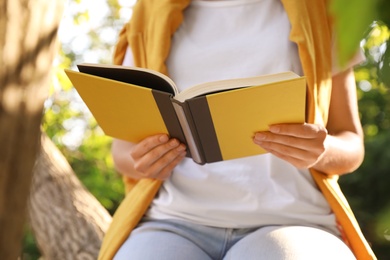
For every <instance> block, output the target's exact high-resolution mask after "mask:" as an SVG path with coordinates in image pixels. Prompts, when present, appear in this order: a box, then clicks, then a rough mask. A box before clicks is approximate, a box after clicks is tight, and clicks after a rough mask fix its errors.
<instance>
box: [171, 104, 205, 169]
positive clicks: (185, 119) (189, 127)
mask: <svg viewBox="0 0 390 260" xmlns="http://www.w3.org/2000/svg"><path fill="white" fill-rule="evenodd" d="M172 104H173V108H174V109H175V111H176V115H177V118H178V119H179V122H180V124H181V127H182V130H183V133H184V136H185V138H186V140H187V142H186V144H187V146H188V150H189V152H190V155H191V157H192V159H193V160H194V162H196V163H198V164H204V163H205V160H204V156H203V154H202V152H201V151H202V149H201V147H200V142H199V138H198V135H197V134H196V128H195V125H194V123H193V121H192V117H191V113H189V110H188V107H187V104H186V103H180V102H179V101H177V100H175V99H172Z"/></svg>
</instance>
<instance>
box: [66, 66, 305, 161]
mask: <svg viewBox="0 0 390 260" xmlns="http://www.w3.org/2000/svg"><path fill="white" fill-rule="evenodd" d="M78 69H79V71H80V72H78V71H72V70H65V72H66V74H67V75H68V77H69V79H70V80H71V82H72V83H73V85H74V87H75V88H76V90H77V91H78V93H79V94H80V96H81V98H82V99H83V101H84V102H85V103H86V105H87V106H88V108H89V110H90V111H91V113H92V114H93V116H94V117H95V118H96V121H97V122H98V124H99V125H100V127H101V128H102V129H103V131H104V133H105V134H107V135H109V136H112V137H114V138H118V139H123V140H127V141H130V142H139V141H141V140H142V139H144V138H146V137H148V136H151V135H154V134H160V133H167V134H168V135H169V136H171V137H175V138H177V139H178V140H180V141H181V142H183V143H185V144H186V145H187V147H188V149H187V150H188V154H187V156H188V157H191V158H192V159H193V160H194V161H195V162H196V163H199V164H204V163H211V162H217V161H222V160H229V159H235V158H241V157H246V156H252V155H257V154H262V153H265V151H264V150H263V149H262V148H260V147H259V146H258V145H256V144H254V143H253V141H252V138H253V135H254V133H255V132H257V131H264V130H268V126H269V125H271V124H277V123H303V122H304V121H305V101H306V80H305V78H304V77H299V76H298V75H296V74H294V73H292V72H283V73H279V74H273V75H264V76H259V77H252V78H242V79H232V80H222V81H216V82H208V83H204V84H200V85H197V86H194V87H191V88H188V89H186V90H185V91H183V92H181V93H179V92H178V90H177V87H176V86H175V84H174V82H173V81H172V80H171V79H170V78H168V77H167V76H165V75H163V74H161V73H158V72H156V71H152V70H148V69H142V68H136V67H125V66H117V65H98V64H80V65H78Z"/></svg>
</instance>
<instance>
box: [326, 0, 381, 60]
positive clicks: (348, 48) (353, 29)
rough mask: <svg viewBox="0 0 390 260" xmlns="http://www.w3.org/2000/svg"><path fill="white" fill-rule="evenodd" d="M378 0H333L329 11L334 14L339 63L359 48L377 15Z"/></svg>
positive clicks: (350, 56)
mask: <svg viewBox="0 0 390 260" xmlns="http://www.w3.org/2000/svg"><path fill="white" fill-rule="evenodd" d="M377 1H378V0H333V1H332V2H331V5H330V12H331V13H332V14H333V15H334V20H335V31H336V32H335V33H336V39H337V51H338V54H339V63H340V64H341V65H344V64H345V63H347V61H348V60H350V59H351V58H352V57H353V55H354V54H355V53H356V51H357V49H358V48H359V44H360V41H361V40H362V39H363V38H364V36H365V34H366V32H367V30H368V29H370V24H372V23H373V21H374V20H375V18H376V17H377V11H376V6H377Z"/></svg>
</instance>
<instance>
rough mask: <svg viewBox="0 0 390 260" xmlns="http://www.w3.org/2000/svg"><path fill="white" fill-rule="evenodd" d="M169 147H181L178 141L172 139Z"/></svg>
mask: <svg viewBox="0 0 390 260" xmlns="http://www.w3.org/2000/svg"><path fill="white" fill-rule="evenodd" d="M169 145H170V146H172V147H175V146H177V145H179V141H178V140H176V139H172V140H171V141H169Z"/></svg>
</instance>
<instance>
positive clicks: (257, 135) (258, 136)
mask: <svg viewBox="0 0 390 260" xmlns="http://www.w3.org/2000/svg"><path fill="white" fill-rule="evenodd" d="M264 139H265V134H262V133H256V134H255V140H256V141H261V140H264Z"/></svg>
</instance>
